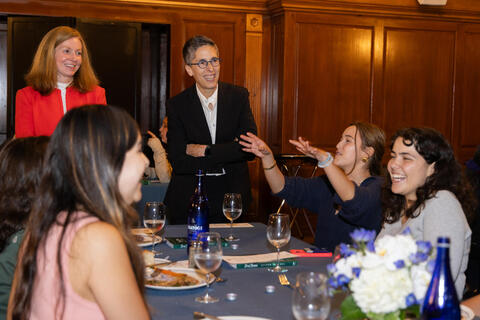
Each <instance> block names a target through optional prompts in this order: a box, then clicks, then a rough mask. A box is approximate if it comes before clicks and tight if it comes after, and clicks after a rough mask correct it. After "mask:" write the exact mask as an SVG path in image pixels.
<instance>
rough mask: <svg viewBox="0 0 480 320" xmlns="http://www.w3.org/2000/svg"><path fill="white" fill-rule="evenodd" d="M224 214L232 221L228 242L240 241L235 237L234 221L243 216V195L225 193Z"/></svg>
mask: <svg viewBox="0 0 480 320" xmlns="http://www.w3.org/2000/svg"><path fill="white" fill-rule="evenodd" d="M223 214H224V215H225V217H226V218H227V219H228V220H230V235H229V236H228V237H227V238H226V240H227V241H238V240H240V238H237V237H235V236H234V235H233V232H232V230H233V220H235V219H238V217H240V215H241V214H242V195H241V194H240V193H225V195H224V196H223Z"/></svg>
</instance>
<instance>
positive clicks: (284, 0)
mask: <svg viewBox="0 0 480 320" xmlns="http://www.w3.org/2000/svg"><path fill="white" fill-rule="evenodd" d="M268 10H269V11H270V12H271V13H272V14H280V13H282V12H284V11H299V12H308V13H315V12H323V13H330V14H334V13H338V14H362V15H374V16H382V17H388V16H392V17H396V18H399V17H410V18H413V17H421V18H426V17H428V18H431V19H439V20H442V21H445V20H449V19H451V20H462V21H477V22H478V21H479V14H480V1H472V0H449V1H448V2H447V5H446V6H439V7H437V6H421V5H419V4H418V2H417V0H270V1H268Z"/></svg>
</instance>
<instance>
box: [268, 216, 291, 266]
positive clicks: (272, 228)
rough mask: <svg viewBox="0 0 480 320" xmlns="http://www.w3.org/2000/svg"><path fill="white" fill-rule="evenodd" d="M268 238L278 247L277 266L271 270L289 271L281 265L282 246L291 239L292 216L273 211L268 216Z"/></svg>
mask: <svg viewBox="0 0 480 320" xmlns="http://www.w3.org/2000/svg"><path fill="white" fill-rule="evenodd" d="M267 239H268V241H269V242H270V243H271V244H272V245H273V246H274V247H275V248H277V266H276V267H275V268H270V269H268V271H271V272H287V271H288V270H287V269H283V268H281V267H280V248H281V247H283V246H284V245H286V244H287V243H288V242H289V241H290V217H289V216H288V214H285V213H272V214H271V215H269V216H268V224H267Z"/></svg>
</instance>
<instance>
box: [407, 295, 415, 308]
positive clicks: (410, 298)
mask: <svg viewBox="0 0 480 320" xmlns="http://www.w3.org/2000/svg"><path fill="white" fill-rule="evenodd" d="M405 303H406V304H407V307H410V306H413V305H414V304H417V298H415V295H414V294H413V293H410V294H409V295H408V296H407V297H406V298H405Z"/></svg>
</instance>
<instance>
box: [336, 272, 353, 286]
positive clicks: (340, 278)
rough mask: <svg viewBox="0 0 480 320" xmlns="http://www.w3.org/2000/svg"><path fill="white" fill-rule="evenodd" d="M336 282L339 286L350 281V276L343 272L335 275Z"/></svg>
mask: <svg viewBox="0 0 480 320" xmlns="http://www.w3.org/2000/svg"><path fill="white" fill-rule="evenodd" d="M337 281H338V284H339V285H341V286H344V285H347V284H348V283H349V282H350V278H349V277H347V276H346V275H344V274H341V275H339V276H338V277H337Z"/></svg>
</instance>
